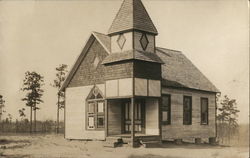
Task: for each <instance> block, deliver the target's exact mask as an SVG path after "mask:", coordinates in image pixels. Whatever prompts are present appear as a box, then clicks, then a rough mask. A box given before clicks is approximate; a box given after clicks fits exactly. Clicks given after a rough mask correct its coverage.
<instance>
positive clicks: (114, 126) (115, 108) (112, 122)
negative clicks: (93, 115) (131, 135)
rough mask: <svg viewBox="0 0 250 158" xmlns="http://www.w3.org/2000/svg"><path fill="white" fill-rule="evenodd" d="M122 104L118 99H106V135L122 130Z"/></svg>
mask: <svg viewBox="0 0 250 158" xmlns="http://www.w3.org/2000/svg"><path fill="white" fill-rule="evenodd" d="M121 119H122V104H121V101H120V100H108V135H116V134H121V132H122V128H121V127H122V125H121V122H122V121H121Z"/></svg>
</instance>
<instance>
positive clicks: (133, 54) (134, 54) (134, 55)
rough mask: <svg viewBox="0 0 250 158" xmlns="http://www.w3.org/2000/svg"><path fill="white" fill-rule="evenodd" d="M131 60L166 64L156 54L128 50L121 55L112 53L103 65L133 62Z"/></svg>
mask: <svg viewBox="0 0 250 158" xmlns="http://www.w3.org/2000/svg"><path fill="white" fill-rule="evenodd" d="M131 59H137V60H143V61H148V62H154V63H161V64H163V63H164V62H163V61H162V60H161V58H159V57H158V56H157V55H156V54H155V53H151V52H145V51H139V50H128V51H124V52H121V53H111V54H110V55H108V56H107V57H106V58H105V59H104V60H103V62H102V64H108V63H113V62H118V61H122V60H131Z"/></svg>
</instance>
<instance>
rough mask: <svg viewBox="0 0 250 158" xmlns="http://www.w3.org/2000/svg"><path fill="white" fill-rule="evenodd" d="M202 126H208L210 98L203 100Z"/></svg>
mask: <svg viewBox="0 0 250 158" xmlns="http://www.w3.org/2000/svg"><path fill="white" fill-rule="evenodd" d="M201 124H202V125H208V98H201Z"/></svg>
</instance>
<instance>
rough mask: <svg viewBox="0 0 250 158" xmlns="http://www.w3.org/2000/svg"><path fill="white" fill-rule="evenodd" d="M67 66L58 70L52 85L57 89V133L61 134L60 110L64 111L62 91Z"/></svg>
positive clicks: (62, 66) (61, 66) (59, 67)
mask: <svg viewBox="0 0 250 158" xmlns="http://www.w3.org/2000/svg"><path fill="white" fill-rule="evenodd" d="M67 67H68V66H67V65H65V64H61V65H59V66H58V67H57V68H56V79H55V80H54V83H53V84H52V86H53V87H55V88H57V104H56V105H57V127H56V133H59V110H60V109H64V105H65V96H64V92H62V91H60V88H61V86H62V83H63V81H64V80H65V77H66V73H67Z"/></svg>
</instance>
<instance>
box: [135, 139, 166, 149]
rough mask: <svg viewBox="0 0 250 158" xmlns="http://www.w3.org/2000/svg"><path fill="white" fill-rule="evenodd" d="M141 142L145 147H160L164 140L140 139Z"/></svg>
mask: <svg viewBox="0 0 250 158" xmlns="http://www.w3.org/2000/svg"><path fill="white" fill-rule="evenodd" d="M140 144H141V145H142V146H143V147H144V148H153V147H159V146H161V144H162V142H161V141H159V140H155V141H143V140H141V141H140Z"/></svg>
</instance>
